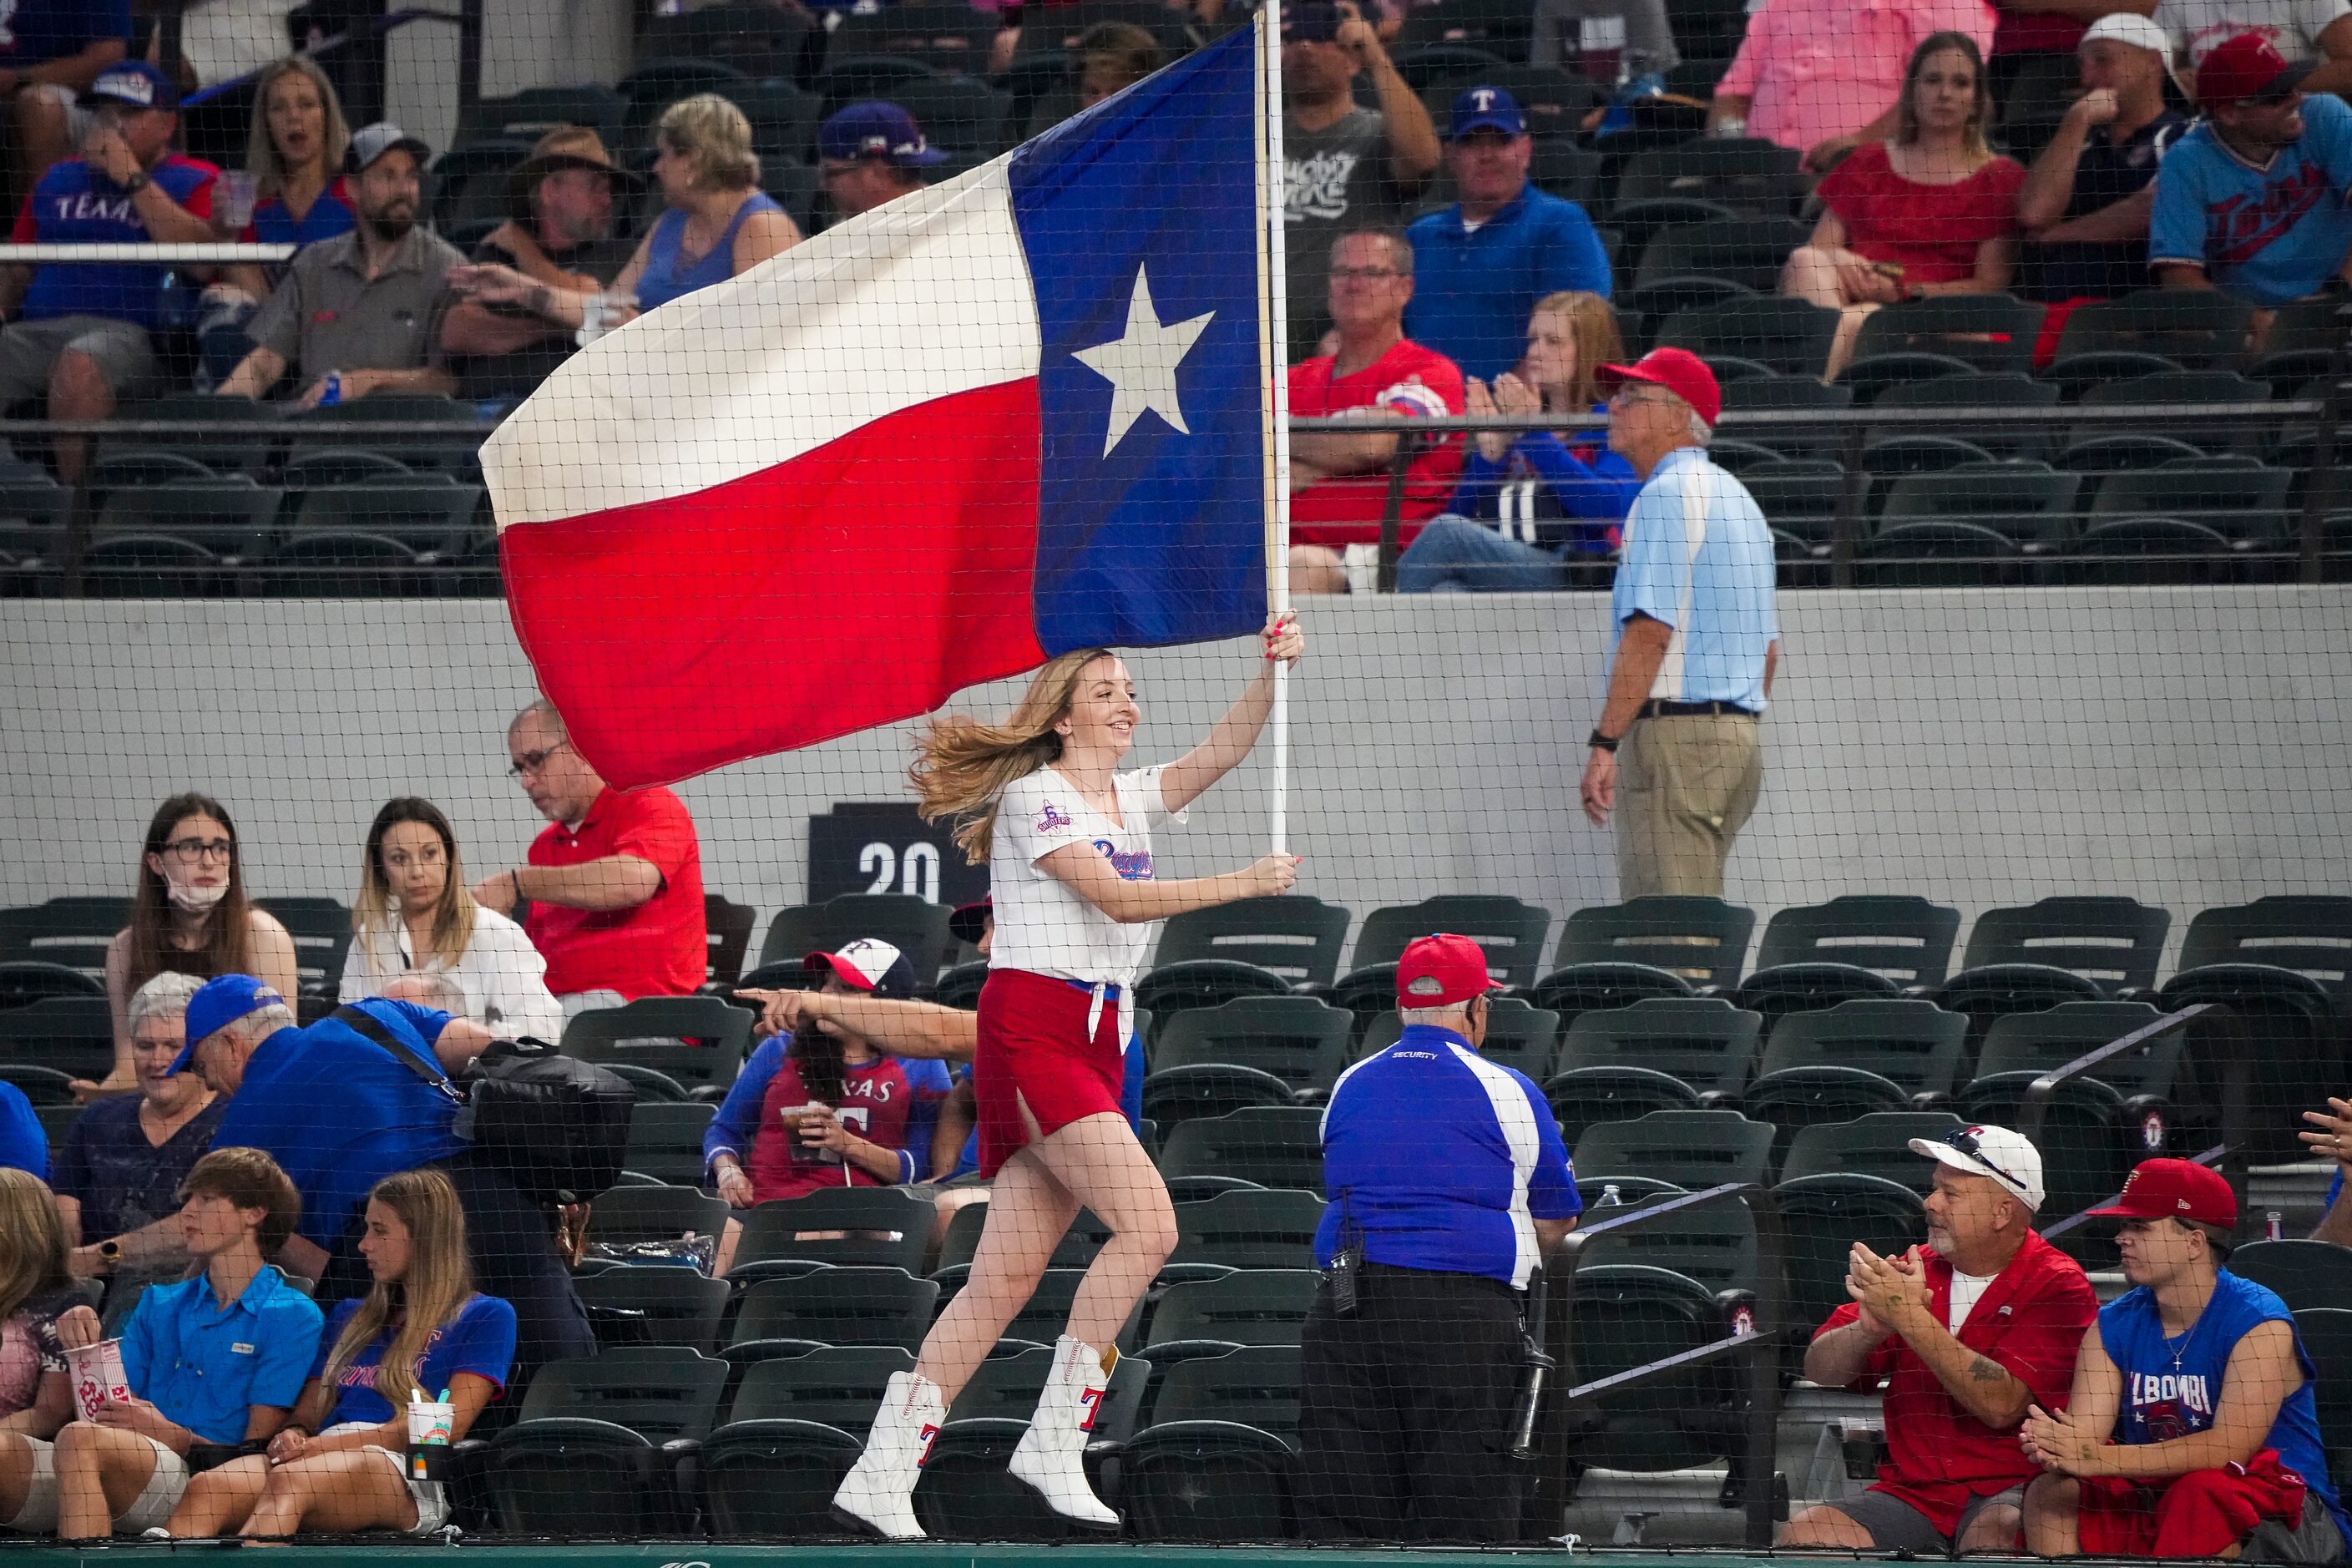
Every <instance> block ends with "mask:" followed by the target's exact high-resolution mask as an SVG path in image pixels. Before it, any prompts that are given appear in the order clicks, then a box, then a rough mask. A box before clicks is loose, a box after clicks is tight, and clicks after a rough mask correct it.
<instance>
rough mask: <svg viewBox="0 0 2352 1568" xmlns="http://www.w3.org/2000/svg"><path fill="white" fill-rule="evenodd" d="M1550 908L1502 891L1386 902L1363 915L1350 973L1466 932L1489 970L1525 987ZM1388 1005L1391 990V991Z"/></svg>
mask: <svg viewBox="0 0 2352 1568" xmlns="http://www.w3.org/2000/svg"><path fill="white" fill-rule="evenodd" d="M1550 926H1551V911H1550V910H1547V909H1544V908H1542V907H1540V906H1539V905H1536V904H1529V903H1522V902H1521V901H1520V900H1517V899H1515V898H1512V897H1510V896H1509V895H1508V894H1503V893H1445V894H1441V895H1439V896H1438V897H1436V898H1433V899H1423V900H1422V901H1421V902H1419V903H1417V904H1399V905H1391V906H1390V907H1389V908H1386V909H1378V910H1373V911H1372V912H1371V913H1370V914H1369V915H1366V916H1365V917H1364V925H1363V929H1362V930H1361V931H1358V932H1357V933H1356V948H1355V952H1353V953H1351V954H1350V955H1349V960H1348V964H1349V970H1350V972H1351V973H1360V972H1362V971H1364V970H1367V969H1370V968H1372V967H1374V966H1376V965H1380V964H1388V963H1396V962H1397V961H1398V960H1399V959H1401V958H1402V957H1403V956H1404V950H1405V949H1406V948H1407V947H1409V946H1411V945H1412V943H1413V942H1415V941H1416V940H1418V939H1420V938H1422V937H1424V936H1433V935H1435V934H1436V933H1437V932H1439V931H1447V932H1450V933H1452V934H1453V935H1455V936H1466V937H1468V938H1469V939H1470V940H1471V941H1473V942H1476V943H1477V944H1478V945H1479V947H1480V948H1481V949H1483V950H1484V951H1485V952H1486V968H1487V971H1488V973H1491V974H1493V975H1494V976H1495V977H1496V979H1498V980H1500V981H1502V982H1503V983H1504V984H1507V985H1526V984H1531V983H1532V982H1533V981H1534V979H1535V977H1536V968H1537V965H1538V964H1539V963H1541V962H1542V960H1543V940H1544V933H1545V932H1546V931H1548V930H1549V929H1550ZM1393 995H1394V993H1393V988H1391V1005H1393Z"/></svg>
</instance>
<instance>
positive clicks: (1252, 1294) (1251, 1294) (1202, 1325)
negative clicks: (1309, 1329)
mask: <svg viewBox="0 0 2352 1568" xmlns="http://www.w3.org/2000/svg"><path fill="white" fill-rule="evenodd" d="M1318 1279H1320V1276H1319V1275H1318V1274H1317V1273H1316V1271H1315V1270H1314V1269H1312V1268H1244V1269H1238V1270H1236V1271H1235V1272H1234V1273H1231V1274H1228V1275H1226V1276H1224V1277H1223V1279H1197V1280H1191V1281H1187V1282H1184V1283H1181V1284H1176V1285H1171V1286H1169V1287H1168V1289H1167V1290H1166V1292H1165V1293H1164V1294H1162V1295H1161V1297H1160V1305H1159V1307H1158V1308H1157V1309H1156V1310H1154V1311H1153V1312H1152V1314H1151V1328H1150V1334H1149V1336H1148V1338H1147V1339H1146V1341H1145V1343H1144V1352H1145V1353H1146V1354H1148V1355H1150V1357H1151V1361H1152V1364H1153V1365H1155V1366H1158V1367H1160V1368H1161V1369H1162V1370H1163V1371H1165V1370H1166V1369H1167V1368H1169V1367H1170V1366H1171V1364H1172V1363H1174V1362H1176V1361H1179V1360H1190V1359H1192V1358H1194V1357H1197V1356H1203V1355H1223V1354H1224V1353H1225V1352H1227V1351H1229V1350H1233V1349H1234V1348H1236V1347H1238V1346H1241V1345H1295V1344H1297V1343H1298V1336H1299V1331H1300V1325H1302V1324H1303V1323H1305V1322H1306V1321H1307V1311H1308V1310H1309V1309H1310V1308H1312V1307H1313V1306H1314V1305H1315V1289H1316V1284H1317V1281H1318Z"/></svg>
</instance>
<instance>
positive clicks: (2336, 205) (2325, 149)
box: [2147, 33, 2352, 308]
mask: <svg viewBox="0 0 2352 1568" xmlns="http://www.w3.org/2000/svg"><path fill="white" fill-rule="evenodd" d="M2311 68H2312V67H2311V64H2310V63H2309V62H2301V63H2297V64H2292V65H2290V64H2289V63H2288V62H2287V61H2286V60H2285V58H2283V57H2282V56H2281V55H2280V54H2279V52H2278V50H2276V49H2275V48H2273V47H2271V44H2270V41H2269V40H2268V39H2267V38H2264V37H2263V36H2262V35H2261V34H2259V33H2241V34H2240V35H2238V36H2237V37H2234V38H2231V39H2230V40H2228V41H2227V42H2225V43H2223V44H2221V45H2219V46H2218V47H2215V48H2214V49H2213V51H2212V52H2211V53H2210V54H2208V55H2207V56H2206V57H2205V59H2204V62H2203V63H2202V64H2200V66H2199V67H2198V68H2197V102H2198V106H2199V107H2200V109H2202V110H2204V111H2205V118H2204V119H2203V120H2202V121H2199V122H2198V124H2197V125H2196V126H2195V127H2194V128H2193V129H2191V130H2190V131H2189V132H2188V134H2186V135H2184V136H2182V137H2181V138H2180V140H2179V142H2176V143H2174V145H2173V148H2172V151H2171V152H2170V153H2167V154H2165V159H2164V167H2163V168H2162V169H2161V170H2160V171H2159V172H2158V174H2157V178H2156V211H2155V215H2154V216H2153V217H2152V218H2151V219H2150V222H2149V233H2148V258H2147V259H2148V266H2149V267H2150V268H2153V269H2154V270H2155V272H2156V274H2157V276H2158V278H2159V279H2162V280H2163V283H2164V286H2165V287H2166V288H2168V289H2220V290H2221V292H2222V293H2224V294H2227V295H2229V296H2230V297H2231V299H2233V300H2244V301H2245V302H2246V303H2248V304H2250V305H2258V306H2263V307H2265V308H2268V307H2273V306H2278V305H2284V304H2286V303H2288V302H2289V301H2290V300H2300V299H2303V298H2305V296H2306V295H2310V294H2315V293H2316V292H2318V291H2319V289H2321V288H2323V287H2325V286H2326V283H2327V282H2328V281H2329V280H2330V279H2334V278H2336V277H2339V276H2341V275H2342V274H2343V272H2344V268H2345V259H2346V257H2347V254H2352V208H2347V205H2346V198H2347V194H2352V108H2347V107H2346V106H2345V103H2344V100H2341V99H2339V98H2335V97H2332V96H2328V95H2324V94H2323V95H2321V96H2319V97H2315V98H2305V96H2304V94H2303V90H2302V82H2303V79H2304V78H2305V77H2306V76H2308V75H2309V74H2310V73H2311Z"/></svg>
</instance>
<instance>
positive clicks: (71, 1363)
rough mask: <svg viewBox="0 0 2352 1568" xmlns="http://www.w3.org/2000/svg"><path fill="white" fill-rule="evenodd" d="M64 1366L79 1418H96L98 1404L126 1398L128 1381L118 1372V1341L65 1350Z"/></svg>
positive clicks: (120, 1350)
mask: <svg viewBox="0 0 2352 1568" xmlns="http://www.w3.org/2000/svg"><path fill="white" fill-rule="evenodd" d="M66 1366H67V1370H68V1373H69V1374H70V1375H71V1377H72V1378H73V1391H74V1403H75V1404H76V1405H79V1407H80V1409H81V1418H82V1419H83V1420H85V1421H95V1420H97V1419H98V1407H99V1406H100V1405H103V1404H105V1403H106V1402H107V1401H108V1400H112V1401H114V1402H115V1403H116V1404H118V1405H120V1404H126V1403H128V1402H129V1401H130V1398H131V1383H130V1380H129V1379H128V1378H126V1377H124V1376H123V1373H122V1342H121V1340H100V1341H99V1342H98V1343H96V1344H94V1345H83V1346H82V1347H80V1348H79V1349H78V1350H68V1352H66Z"/></svg>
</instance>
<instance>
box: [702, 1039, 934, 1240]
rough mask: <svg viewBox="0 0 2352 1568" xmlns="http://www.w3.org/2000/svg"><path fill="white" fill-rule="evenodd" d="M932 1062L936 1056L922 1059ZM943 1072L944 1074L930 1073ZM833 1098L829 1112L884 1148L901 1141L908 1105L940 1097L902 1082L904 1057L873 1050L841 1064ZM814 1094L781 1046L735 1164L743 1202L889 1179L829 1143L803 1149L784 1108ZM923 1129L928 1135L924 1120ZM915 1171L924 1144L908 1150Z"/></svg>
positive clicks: (922, 1161)
mask: <svg viewBox="0 0 2352 1568" xmlns="http://www.w3.org/2000/svg"><path fill="white" fill-rule="evenodd" d="M923 1065H925V1066H927V1067H930V1068H936V1067H937V1065H938V1064H936V1063H925V1064H923ZM938 1076H940V1077H941V1078H944V1076H945V1075H944V1074H940V1075H938ZM841 1079H842V1083H841V1088H842V1095H841V1103H840V1104H839V1105H837V1106H835V1107H834V1115H835V1118H836V1119H837V1120H838V1121H840V1122H841V1124H842V1125H843V1126H844V1127H846V1128H847V1129H848V1130H849V1131H851V1132H853V1133H855V1134H856V1135H857V1136H858V1137H860V1138H863V1139H865V1140H866V1142H868V1143H879V1144H880V1145H882V1147H884V1148H885V1149H899V1150H903V1149H906V1148H907V1147H908V1142H907V1130H908V1121H909V1120H910V1119H911V1117H912V1116H913V1113H914V1110H915V1109H916V1106H917V1105H918V1104H919V1103H921V1102H924V1101H926V1100H928V1101H930V1102H936V1101H937V1100H940V1099H941V1098H942V1096H941V1095H940V1093H938V1092H936V1091H933V1092H929V1093H928V1094H926V1093H925V1091H924V1090H923V1089H918V1088H917V1087H916V1086H915V1085H914V1084H913V1083H911V1082H909V1081H908V1073H907V1068H906V1064H905V1063H903V1062H901V1061H899V1060H898V1058H896V1057H890V1056H883V1057H877V1058H875V1059H874V1060H872V1061H870V1062H864V1063H850V1064H848V1065H845V1066H844V1067H843V1068H842V1069H841ZM815 1098H816V1097H815V1096H814V1095H813V1094H811V1093H810V1092H809V1090H808V1086H807V1085H805V1084H803V1082H802V1081H801V1072H800V1067H799V1065H798V1064H797V1063H795V1062H794V1061H793V1059H792V1057H791V1055H790V1053H787V1054H786V1055H785V1057H784V1059H783V1060H782V1062H780V1063H778V1064H777V1067H776V1076H775V1077H774V1078H772V1079H770V1080H769V1081H768V1090H767V1092H766V1093H765V1094H763V1095H761V1097H760V1133H759V1136H758V1137H757V1138H755V1139H753V1140H752V1142H751V1153H750V1154H749V1155H748V1156H747V1157H746V1158H745V1160H744V1162H743V1169H744V1170H745V1172H746V1173H749V1174H750V1176H751V1201H752V1202H754V1203H761V1204H770V1203H774V1202H776V1201H777V1200H778V1199H780V1198H798V1197H805V1196H807V1195H808V1194H811V1193H813V1192H815V1191H816V1190H817V1189H818V1188H820V1187H841V1186H852V1187H880V1186H887V1185H889V1184H888V1183H887V1182H886V1181H884V1180H883V1179H882V1178H881V1177H879V1176H877V1175H876V1174H874V1173H873V1172H871V1171H868V1170H867V1169H866V1167H865V1166H863V1165H856V1164H852V1163H850V1162H848V1161H847V1160H845V1159H844V1158H843V1157H842V1156H840V1155H839V1154H836V1153H835V1152H833V1151H831V1150H830V1149H818V1148H811V1147H810V1146H809V1145H808V1144H806V1143H804V1142H801V1140H800V1138H799V1137H798V1136H797V1135H796V1134H795V1133H794V1132H793V1129H792V1128H791V1127H789V1126H787V1125H786V1124H785V1122H784V1112H786V1111H788V1110H798V1109H800V1108H801V1107H802V1106H804V1105H807V1104H809V1103H811V1102H812V1101H813V1100H814V1099H815ZM925 1134H926V1136H927V1137H928V1135H929V1127H928V1124H927V1125H926V1127H925ZM914 1153H915V1160H916V1169H917V1170H918V1172H919V1171H921V1170H922V1169H923V1168H925V1167H927V1166H928V1165H929V1163H930V1157H931V1152H930V1150H929V1149H928V1148H924V1149H918V1150H915V1151H914Z"/></svg>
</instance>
